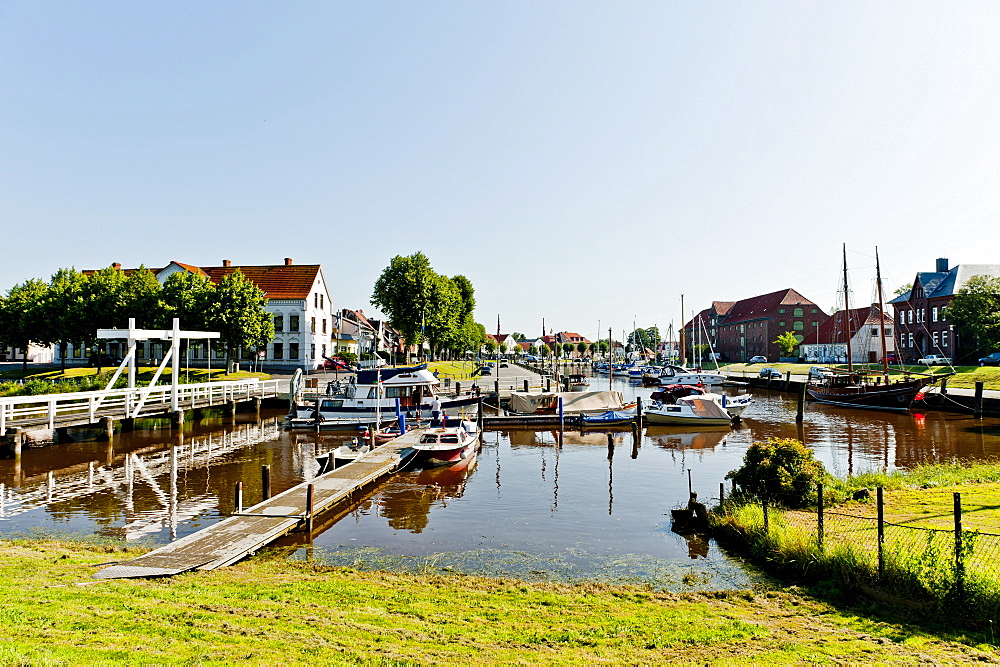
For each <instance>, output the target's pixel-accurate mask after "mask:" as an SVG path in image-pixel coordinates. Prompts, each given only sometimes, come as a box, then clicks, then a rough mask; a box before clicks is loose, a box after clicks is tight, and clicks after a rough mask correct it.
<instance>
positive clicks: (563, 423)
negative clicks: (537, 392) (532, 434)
mask: <svg viewBox="0 0 1000 667" xmlns="http://www.w3.org/2000/svg"><path fill="white" fill-rule="evenodd" d="M556 402H557V404H558V407H559V430H560V431H562V430H563V429H564V428H565V427H566V413H565V412H563V397H562V396H560V397H559V398H557V399H556Z"/></svg>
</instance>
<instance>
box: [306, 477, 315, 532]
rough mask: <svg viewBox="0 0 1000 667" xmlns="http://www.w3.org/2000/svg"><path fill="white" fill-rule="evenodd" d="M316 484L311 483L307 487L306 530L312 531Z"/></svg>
mask: <svg viewBox="0 0 1000 667" xmlns="http://www.w3.org/2000/svg"><path fill="white" fill-rule="evenodd" d="M315 489H316V486H315V485H314V484H310V485H309V486H307V487H306V531H307V532H309V533H311V532H312V529H313V496H314V494H315Z"/></svg>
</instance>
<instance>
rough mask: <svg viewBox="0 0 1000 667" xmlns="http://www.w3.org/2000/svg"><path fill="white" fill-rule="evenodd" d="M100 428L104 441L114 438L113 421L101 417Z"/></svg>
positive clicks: (109, 418)
mask: <svg viewBox="0 0 1000 667" xmlns="http://www.w3.org/2000/svg"><path fill="white" fill-rule="evenodd" d="M101 428H102V429H103V431H104V439H105V440H111V439H112V438H114V437H115V420H114V419H112V418H111V417H101Z"/></svg>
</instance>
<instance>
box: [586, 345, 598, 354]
mask: <svg viewBox="0 0 1000 667" xmlns="http://www.w3.org/2000/svg"><path fill="white" fill-rule="evenodd" d="M587 350H588V351H589V352H590V356H594V352H597V343H591V344H590V345H588V346H587Z"/></svg>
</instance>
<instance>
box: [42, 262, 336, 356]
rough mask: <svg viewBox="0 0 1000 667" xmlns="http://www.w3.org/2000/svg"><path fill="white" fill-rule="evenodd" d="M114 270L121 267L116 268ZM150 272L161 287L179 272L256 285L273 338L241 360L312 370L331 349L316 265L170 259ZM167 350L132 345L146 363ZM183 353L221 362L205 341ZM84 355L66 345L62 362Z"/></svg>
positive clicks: (327, 306) (117, 350) (163, 345)
mask: <svg viewBox="0 0 1000 667" xmlns="http://www.w3.org/2000/svg"><path fill="white" fill-rule="evenodd" d="M114 266H115V268H121V265H120V264H115V265H114ZM134 270H135V269H125V271H126V272H131V271H134ZM150 271H151V272H152V273H153V274H154V275H155V277H156V279H157V281H159V282H160V284H161V285H162V284H163V283H165V282H166V280H167V278H169V277H170V276H171V275H172V274H174V273H178V272H188V273H193V274H195V275H199V276H204V277H206V278H208V279H209V280H211V281H212V282H213V283H215V284H218V283H219V282H221V281H222V279H223V278H224V277H225V276H227V275H229V274H230V273H233V272H234V271H241V272H242V273H243V275H244V276H245V277H246V278H247V280H249V281H250V282H252V283H254V284H255V285H256V286H257V287H259V288H260V289H261V291H262V292H264V295H265V296H266V298H267V303H266V305H265V306H264V308H265V310H267V312H268V313H270V315H271V317H272V318H273V322H274V338H273V339H272V340H271V341H270V342H269V343H268V344H267V345H265V346H262V347H260V348H255V349H245V350H240V351H239V357H240V358H241V359H243V360H244V361H247V362H249V361H255V362H257V363H262V364H267V365H269V366H279V367H287V368H300V367H301V368H304V369H313V368H317V367H318V366H321V365H322V363H323V357H324V356H326V355H329V353H330V352H331V351H332V349H333V344H332V333H333V326H334V321H333V299H332V298H331V296H330V289H329V287H328V285H327V283H326V278H325V277H324V276H323V269H322V267H321V266H320V265H319V264H295V263H294V262H293V261H292V259H291V258H288V257H286V258H285V260H284V263H282V264H276V265H239V266H234V265H233V263H232V262H231V261H230V260H223V261H222V264H221V266H194V265H191V264H183V263H181V262H176V261H173V262H170V263H169V264H167V265H166V266H165V267H163V268H161V269H150ZM181 326H184V323H183V322H181ZM124 347H125V346H124V344H123V343H120V342H118V341H110V342H109V343H108V344H107V348H106V351H107V353H108V354H110V355H111V356H123V355H124V353H125V349H124ZM168 349H169V342H167V341H140V342H139V343H138V344H137V346H136V352H137V354H138V357H139V359H141V360H143V361H145V362H147V363H153V362H158V361H160V360H162V359H163V355H164V354H165V353H166V352H167V350H168ZM188 355H189V358H190V359H191V361H193V362H197V363H199V364H200V363H213V364H214V363H223V362H224V360H225V356H226V355H225V352H224V351H223V350H221V349H213V348H211V347H210V346H209V344H208V343H207V342H204V341H201V342H192V344H191V346H190V349H189V351H188ZM87 357H88V354H87V350H86V349H84V346H83V345H82V344H72V343H70V344H69V345H67V350H66V362H67V363H86V361H87ZM54 360H55V361H57V362H59V361H61V358H60V357H59V350H56V351H55V353H54Z"/></svg>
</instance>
